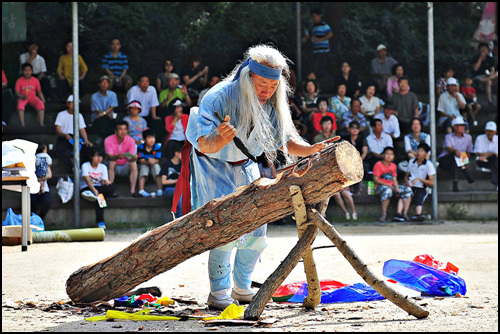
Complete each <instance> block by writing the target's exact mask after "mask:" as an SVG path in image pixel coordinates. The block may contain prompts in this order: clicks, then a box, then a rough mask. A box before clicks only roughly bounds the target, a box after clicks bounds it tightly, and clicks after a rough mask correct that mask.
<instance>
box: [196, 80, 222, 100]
mask: <svg viewBox="0 0 500 334" xmlns="http://www.w3.org/2000/svg"><path fill="white" fill-rule="evenodd" d="M218 83H219V77H218V76H216V75H212V76H211V77H210V80H209V81H208V87H207V88H205V89H203V90H202V91H201V92H200V96H198V102H197V104H196V105H197V106H198V107H199V106H200V102H201V99H202V98H203V96H205V94H206V93H207V92H208V91H209V90H210V88H212V87H213V86H215V85H217V84H218Z"/></svg>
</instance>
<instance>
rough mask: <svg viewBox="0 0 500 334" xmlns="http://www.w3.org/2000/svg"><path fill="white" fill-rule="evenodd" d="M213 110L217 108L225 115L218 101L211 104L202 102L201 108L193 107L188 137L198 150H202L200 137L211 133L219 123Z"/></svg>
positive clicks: (187, 132) (187, 130) (187, 131)
mask: <svg viewBox="0 0 500 334" xmlns="http://www.w3.org/2000/svg"><path fill="white" fill-rule="evenodd" d="M213 110H217V112H218V113H219V115H221V117H224V116H223V109H222V106H221V105H218V104H217V103H214V104H211V105H206V104H204V103H202V104H201V106H200V107H199V108H191V113H190V114H189V121H188V125H187V129H186V138H187V140H188V141H189V142H190V143H191V144H192V145H193V146H194V147H195V148H196V149H197V150H198V151H199V150H200V147H199V145H198V139H199V138H200V137H203V136H206V135H209V134H211V133H212V132H213V131H215V130H216V129H217V126H218V125H219V121H218V120H217V119H216V118H215V116H214V114H213Z"/></svg>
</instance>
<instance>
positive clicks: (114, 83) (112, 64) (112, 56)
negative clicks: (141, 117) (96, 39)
mask: <svg viewBox="0 0 500 334" xmlns="http://www.w3.org/2000/svg"><path fill="white" fill-rule="evenodd" d="M121 47H122V45H121V43H120V40H119V39H118V38H116V37H114V38H112V39H111V41H110V43H109V49H110V51H109V53H107V54H105V55H104V57H103V59H102V68H103V70H104V72H105V73H106V75H107V76H109V78H110V82H109V89H113V88H115V90H116V88H123V91H124V92H128V90H129V89H130V87H132V84H133V80H132V77H130V75H128V74H127V72H128V70H129V67H128V57H127V55H126V54H123V53H121V52H120V49H121Z"/></svg>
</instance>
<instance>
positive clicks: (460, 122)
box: [451, 117, 465, 126]
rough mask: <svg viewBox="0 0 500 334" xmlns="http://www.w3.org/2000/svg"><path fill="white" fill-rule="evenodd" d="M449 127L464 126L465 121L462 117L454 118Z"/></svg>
mask: <svg viewBox="0 0 500 334" xmlns="http://www.w3.org/2000/svg"><path fill="white" fill-rule="evenodd" d="M451 125H452V126H455V125H465V121H464V119H463V118H462V117H456V118H455V119H454V120H453V121H452V122H451Z"/></svg>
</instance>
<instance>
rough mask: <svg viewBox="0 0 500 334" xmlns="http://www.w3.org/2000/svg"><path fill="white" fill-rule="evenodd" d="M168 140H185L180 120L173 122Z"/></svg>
mask: <svg viewBox="0 0 500 334" xmlns="http://www.w3.org/2000/svg"><path fill="white" fill-rule="evenodd" d="M169 140H177V141H184V140H186V135H185V134H184V127H183V126H182V122H181V120H178V121H177V122H176V123H175V127H174V130H172V135H170V138H169Z"/></svg>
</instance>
